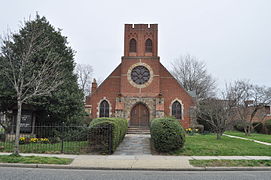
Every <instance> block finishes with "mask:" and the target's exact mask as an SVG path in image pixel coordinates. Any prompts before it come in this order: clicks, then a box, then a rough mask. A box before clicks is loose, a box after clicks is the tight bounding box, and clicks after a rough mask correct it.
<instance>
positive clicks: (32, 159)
mask: <svg viewBox="0 0 271 180" xmlns="http://www.w3.org/2000/svg"><path fill="white" fill-rule="evenodd" d="M72 161H73V160H72V159H69V158H58V157H40V156H16V155H0V162H1V163H24V164H70V163H71V162H72Z"/></svg>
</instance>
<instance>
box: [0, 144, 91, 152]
mask: <svg viewBox="0 0 271 180" xmlns="http://www.w3.org/2000/svg"><path fill="white" fill-rule="evenodd" d="M13 146H14V143H13V142H9V143H8V142H0V147H3V148H2V149H0V151H1V152H12V151H13ZM61 146H62V144H61V143H55V144H40V143H30V144H21V145H20V152H21V153H54V154H58V153H61ZM87 148H88V142H87V141H65V142H64V143H63V149H64V153H68V154H78V153H84V151H85V150H86V149H87Z"/></svg>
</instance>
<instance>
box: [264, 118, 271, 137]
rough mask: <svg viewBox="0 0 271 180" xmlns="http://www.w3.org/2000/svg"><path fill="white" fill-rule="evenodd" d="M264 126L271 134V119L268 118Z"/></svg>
mask: <svg viewBox="0 0 271 180" xmlns="http://www.w3.org/2000/svg"><path fill="white" fill-rule="evenodd" d="M264 126H265V128H266V130H267V133H268V134H270V133H271V119H269V120H266V121H265V123H264Z"/></svg>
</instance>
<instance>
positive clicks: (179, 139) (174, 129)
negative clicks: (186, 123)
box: [150, 117, 185, 152]
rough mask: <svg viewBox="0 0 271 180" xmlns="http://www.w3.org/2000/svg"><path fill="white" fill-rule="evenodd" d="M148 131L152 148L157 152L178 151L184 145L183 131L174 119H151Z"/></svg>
mask: <svg viewBox="0 0 271 180" xmlns="http://www.w3.org/2000/svg"><path fill="white" fill-rule="evenodd" d="M150 130H151V139H152V142H153V144H154V147H155V149H156V150H157V151H159V152H170V151H175V150H178V149H180V148H182V147H183V145H184V143H185V131H184V129H183V128H182V126H181V124H180V122H179V121H178V120H177V119H175V118H171V117H165V118H157V119H153V120H152V121H151V129H150Z"/></svg>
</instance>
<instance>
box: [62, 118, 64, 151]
mask: <svg viewBox="0 0 271 180" xmlns="http://www.w3.org/2000/svg"><path fill="white" fill-rule="evenodd" d="M61 153H64V122H62V125H61Z"/></svg>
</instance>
